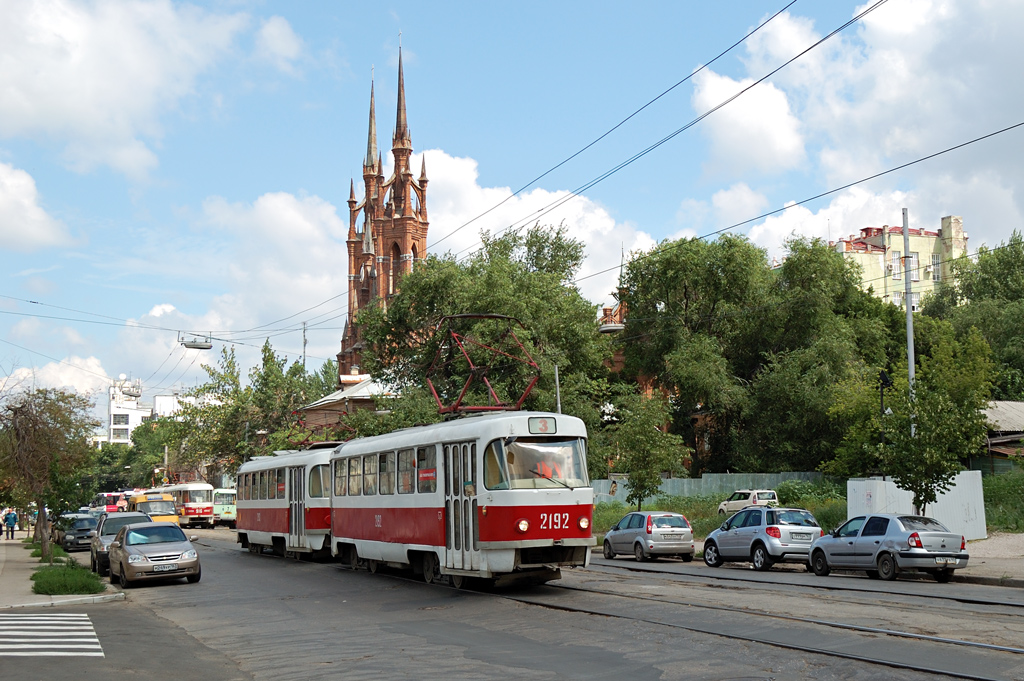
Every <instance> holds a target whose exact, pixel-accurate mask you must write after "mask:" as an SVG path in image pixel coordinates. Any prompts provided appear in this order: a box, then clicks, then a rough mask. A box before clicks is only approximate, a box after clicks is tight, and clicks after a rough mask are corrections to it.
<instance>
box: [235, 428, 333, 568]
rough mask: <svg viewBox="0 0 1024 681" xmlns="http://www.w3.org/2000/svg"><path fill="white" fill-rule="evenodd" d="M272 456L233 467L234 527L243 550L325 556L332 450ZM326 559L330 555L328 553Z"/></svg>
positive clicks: (294, 452)
mask: <svg viewBox="0 0 1024 681" xmlns="http://www.w3.org/2000/svg"><path fill="white" fill-rule="evenodd" d="M336 444H337V443H328V444H324V445H321V447H322V448H319V449H308V450H302V451H295V450H287V451H280V452H275V453H274V456H260V457H256V458H254V459H250V460H249V461H246V462H245V463H244V464H242V465H241V466H240V467H239V469H238V483H237V487H236V492H237V498H236V501H235V504H236V509H237V516H236V520H235V527H236V529H237V530H238V541H239V543H240V544H241V545H242V548H248V549H249V550H250V551H252V552H254V553H258V552H260V551H261V550H262V549H263V548H269V549H272V550H273V552H274V553H276V554H278V555H282V556H283V555H286V554H289V553H292V554H296V555H302V554H312V553H317V552H323V553H324V554H328V550H329V549H330V543H329V541H328V538H329V536H330V533H331V530H330V527H331V499H330V495H331V487H330V482H331V481H330V475H329V472H328V468H329V461H330V455H331V449H330V448H332V447H334V446H335V445H336ZM328 555H329V554H328Z"/></svg>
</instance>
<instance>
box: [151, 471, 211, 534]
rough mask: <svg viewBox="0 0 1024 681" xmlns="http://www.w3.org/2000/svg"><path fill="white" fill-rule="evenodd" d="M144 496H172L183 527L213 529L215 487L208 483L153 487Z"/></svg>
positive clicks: (185, 483) (183, 483) (184, 483)
mask: <svg viewBox="0 0 1024 681" xmlns="http://www.w3.org/2000/svg"><path fill="white" fill-rule="evenodd" d="M143 493H144V494H170V495H171V498H172V499H174V507H175V509H176V510H177V512H178V523H179V524H180V525H181V526H182V527H213V485H211V484H210V483H208V482H182V483H178V484H176V485H164V486H162V487H153V488H152V489H147V490H144V491H143Z"/></svg>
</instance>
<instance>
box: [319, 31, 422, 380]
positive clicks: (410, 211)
mask: <svg viewBox="0 0 1024 681" xmlns="http://www.w3.org/2000/svg"><path fill="white" fill-rule="evenodd" d="M391 153H392V155H393V156H394V159H395V168H394V172H393V173H392V175H391V177H389V178H387V179H385V178H384V168H383V164H382V162H381V155H380V153H379V152H378V151H377V123H376V118H375V113H374V100H373V85H372V84H371V85H370V131H369V136H368V139H367V143H366V158H365V159H363V184H364V187H365V195H364V196H363V199H362V200H361V201H360V200H357V199H356V194H355V182H354V181H353V182H352V184H351V186H350V189H349V199H348V213H349V228H348V240H347V241H346V243H347V245H348V320H347V321H346V322H345V331H344V334H343V335H342V339H341V352H339V353H338V373H339V375H340V376H345V375H349V374H353V373H361V369H360V366H359V365H360V358H361V354H362V349H363V340H362V334H361V333H360V330H359V325H358V323H357V321H358V315H359V311H360V310H362V309H363V308H365V307H367V306H370V305H384V306H387V303H388V299H389V298H390V297H391V296H393V295H394V294H395V293H396V292H397V291H398V283H399V281H400V280H401V278H402V276H403V275H404V274H406V273H408V272H411V271H412V268H413V266H414V265H415V263H417V262H422V261H423V259H424V258H425V257H426V254H427V225H428V221H427V166H426V159H424V160H423V163H422V164H421V167H420V176H419V179H416V178H414V177H413V173H412V170H411V169H410V168H409V161H410V157H411V155H412V138H411V136H410V134H409V126H408V122H407V121H406V115H405V79H404V76H403V74H402V53H401V50H399V53H398V116H397V119H396V121H395V132H394V135H393V137H392V141H391ZM360 218H361V219H360ZM339 385H340V382H339Z"/></svg>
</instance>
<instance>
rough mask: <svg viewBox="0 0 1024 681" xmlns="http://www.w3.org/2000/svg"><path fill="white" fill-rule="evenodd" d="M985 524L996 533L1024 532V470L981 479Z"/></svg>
mask: <svg viewBox="0 0 1024 681" xmlns="http://www.w3.org/2000/svg"><path fill="white" fill-rule="evenodd" d="M981 486H982V489H983V490H984V493H985V523H986V524H987V525H988V529H989V530H992V531H994V532H1024V508H1022V506H1021V499H1024V470H1021V469H1015V470H1012V471H1009V472H1007V473H1001V474H999V475H989V476H987V477H984V478H982V479H981Z"/></svg>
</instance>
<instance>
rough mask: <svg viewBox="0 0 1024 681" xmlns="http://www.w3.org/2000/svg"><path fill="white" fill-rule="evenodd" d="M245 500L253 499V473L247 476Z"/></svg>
mask: <svg viewBox="0 0 1024 681" xmlns="http://www.w3.org/2000/svg"><path fill="white" fill-rule="evenodd" d="M244 477H245V500H246V501H249V500H250V499H252V473H246V474H245V476H244Z"/></svg>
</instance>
